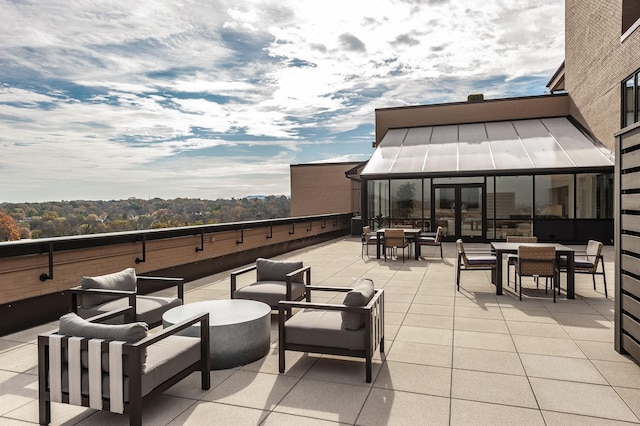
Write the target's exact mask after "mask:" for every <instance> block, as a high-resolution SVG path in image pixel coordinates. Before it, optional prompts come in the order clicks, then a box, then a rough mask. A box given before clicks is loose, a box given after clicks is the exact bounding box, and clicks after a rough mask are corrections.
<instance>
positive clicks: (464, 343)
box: [0, 237, 640, 426]
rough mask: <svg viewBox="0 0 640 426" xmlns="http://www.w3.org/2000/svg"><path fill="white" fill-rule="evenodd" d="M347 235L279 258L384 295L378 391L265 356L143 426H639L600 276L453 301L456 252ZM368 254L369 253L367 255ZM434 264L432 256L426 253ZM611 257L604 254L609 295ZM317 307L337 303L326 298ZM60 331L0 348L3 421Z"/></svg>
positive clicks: (93, 417) (639, 397) (33, 396)
mask: <svg viewBox="0 0 640 426" xmlns="http://www.w3.org/2000/svg"><path fill="white" fill-rule="evenodd" d="M360 249H361V247H360V242H359V239H357V238H351V237H345V238H341V239H337V240H333V241H329V242H327V243H324V244H321V245H317V246H314V247H309V248H306V249H303V250H298V251H296V252H291V253H288V254H286V255H283V256H280V258H282V259H301V260H303V261H304V262H305V265H310V266H311V267H312V282H313V283H314V284H322V285H336V286H350V285H353V284H354V283H355V282H356V281H357V280H358V279H359V278H362V277H367V278H371V279H373V280H374V282H375V284H376V287H380V288H384V289H385V298H386V309H385V337H386V339H385V349H386V353H385V354H383V355H380V354H379V353H378V354H376V359H375V360H374V369H373V375H374V380H373V383H371V384H367V383H366V382H365V380H364V363H363V362H362V360H359V359H353V358H344V357H330V356H319V355H314V354H301V353H294V352H288V353H287V370H286V372H285V373H284V374H279V373H278V354H277V344H278V335H277V321H276V319H275V316H274V317H273V318H272V348H271V351H270V353H269V354H268V355H267V356H266V357H265V358H263V359H261V360H259V361H257V362H254V363H252V364H250V365H246V366H243V367H239V368H235V369H230V370H218V371H212V372H211V377H212V388H211V390H209V391H203V390H201V389H200V388H199V379H198V377H197V376H196V375H192V376H190V377H188V378H187V379H185V380H184V381H182V382H181V383H179V384H178V385H176V386H174V387H173V388H171V389H170V390H169V391H168V392H166V393H165V394H164V395H161V396H160V397H158V398H156V399H155V400H153V401H151V403H150V404H149V405H148V406H147V407H145V411H144V414H143V420H144V422H145V424H154V425H183V424H193V425H201V424H211V423H216V424H234V425H243V424H247V425H255V424H265V425H287V424H291V425H294V424H295V425H306V424H309V425H312V424H313V425H316V424H318V425H321V424H336V423H341V424H358V425H384V424H398V425H410V424H420V425H424V424H448V425H458V424H460V425H467V424H490V425H495V424H506V423H517V424H540V425H543V424H547V425H555V424H558V425H560V424H561V425H566V424H581V425H583V424H625V423H640V417H639V416H640V367H639V366H638V365H636V364H635V363H634V362H633V361H631V360H630V359H628V358H627V357H625V356H622V355H620V354H618V353H616V352H615V350H614V349H613V326H614V324H613V315H614V305H613V299H612V297H610V298H609V299H605V298H604V291H603V288H602V281H601V277H597V282H598V289H597V290H596V291H594V290H593V288H592V284H591V277H590V276H587V275H577V276H576V292H577V297H576V299H575V300H567V299H566V298H565V296H564V295H563V296H561V297H560V298H559V300H558V302H557V303H556V304H553V303H552V300H551V296H550V295H545V294H544V291H543V290H542V289H540V290H536V289H535V286H534V285H533V282H532V281H531V280H527V279H525V286H526V288H525V290H524V299H523V300H522V301H519V300H518V298H517V296H516V295H515V294H514V290H513V284H512V285H511V286H510V287H505V293H504V294H503V295H502V296H496V295H495V288H494V287H493V286H492V285H491V283H490V280H489V278H490V277H489V273H488V272H485V271H473V272H464V273H463V274H462V285H461V291H460V292H457V291H456V290H455V286H454V281H455V246H454V245H453V244H452V243H445V245H444V252H445V258H444V260H440V259H439V257H438V256H435V257H434V258H432V259H421V260H420V261H415V260H410V259H407V260H405V262H404V263H403V262H402V261H400V260H397V259H394V260H388V261H386V262H385V261H384V260H376V259H375V257H373V256H372V257H367V256H365V257H364V258H361V257H360ZM372 254H373V250H372ZM424 254H426V255H429V254H430V253H429V251H428V249H426V250H425V253H424ZM612 255H613V248H612V247H606V248H605V260H606V268H607V275H608V277H609V295H613V294H614V291H613V290H614V289H613V281H614V280H613V277H614V275H613V268H614V265H613V262H612ZM187 289H188V290H187V292H186V296H185V298H186V302H187V303H189V302H195V301H200V300H208V299H211V298H226V297H228V292H229V272H228V271H227V272H224V273H219V274H215V275H212V276H210V277H206V278H203V279H201V280H198V281H195V282H192V283H189V284H188V285H187ZM324 297H325V298H324V299H322V298H319V299H318V301H331V300H334V301H336V300H337V301H340V300H338V299H340V297H338V299H336V298H334V299H331V298H329V296H324ZM55 327H56V324H55V323H51V324H46V325H43V326H40V327H35V328H32V329H29V330H26V331H24V332H20V333H15V334H12V335H7V336H2V337H0V424H1V425H5V424H6V425H13V424H16V425H19V424H25V423H37V421H38V418H37V413H38V409H37V407H38V401H37V373H36V363H37V359H36V336H37V334H38V333H41V332H44V331H47V330H50V329H53V328H55ZM52 415H53V423H54V424H66V425H76V424H77V425H85V424H86V425H91V426H98V425H103V424H105V425H106V424H109V425H117V424H127V423H128V418H127V417H126V416H119V415H116V414H111V413H105V412H96V411H94V410H90V409H85V408H82V407H73V406H68V405H62V404H53V405H52Z"/></svg>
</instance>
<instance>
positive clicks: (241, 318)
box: [162, 299, 271, 370]
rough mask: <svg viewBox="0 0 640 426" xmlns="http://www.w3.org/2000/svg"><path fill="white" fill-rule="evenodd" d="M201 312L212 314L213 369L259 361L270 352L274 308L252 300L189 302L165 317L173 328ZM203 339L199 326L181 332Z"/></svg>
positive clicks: (210, 328) (165, 321) (164, 323)
mask: <svg viewBox="0 0 640 426" xmlns="http://www.w3.org/2000/svg"><path fill="white" fill-rule="evenodd" d="M202 312H209V335H210V338H211V341H210V345H211V369H212V370H222V369H225V368H232V367H237V366H240V365H245V364H249V363H251V362H253V361H257V360H259V359H260V358H262V357H263V356H265V355H266V354H267V353H269V345H270V343H271V341H270V340H271V307H269V305H267V304H266V303H262V302H256V301H253V300H242V299H228V300H210V301H205V302H195V303H188V304H186V305H182V306H177V307H175V308H173V309H169V310H168V311H167V312H165V313H164V314H163V315H162V326H163V327H164V328H167V327H170V326H172V325H174V324H177V323H179V322H180V321H182V320H185V319H187V318H190V317H192V316H194V315H197V314H199V313H202ZM178 334H181V335H183V336H195V337H199V336H200V323H197V324H195V325H193V326H191V327H189V328H187V329H185V330H184V331H182V332H180V333H178Z"/></svg>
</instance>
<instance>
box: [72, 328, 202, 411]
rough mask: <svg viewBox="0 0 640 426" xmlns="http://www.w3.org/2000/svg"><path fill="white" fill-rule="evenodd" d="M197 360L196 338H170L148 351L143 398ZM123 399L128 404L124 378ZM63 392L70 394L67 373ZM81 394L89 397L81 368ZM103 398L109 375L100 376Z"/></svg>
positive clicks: (198, 356) (127, 382)
mask: <svg viewBox="0 0 640 426" xmlns="http://www.w3.org/2000/svg"><path fill="white" fill-rule="evenodd" d="M199 359H200V339H199V338H197V337H185V336H169V337H167V338H165V339H162V340H160V341H159V342H157V343H154V344H152V345H150V346H149V347H148V348H147V366H146V370H145V373H144V374H143V375H142V395H143V396H144V395H147V394H148V393H149V392H151V391H152V390H153V389H154V388H156V387H157V386H158V385H160V384H161V383H163V382H165V381H166V380H168V379H170V378H171V377H173V376H175V375H176V373H177V372H178V371H181V370H183V369H185V368H187V367H188V366H189V365H191V364H193V363H194V362H196V361H198V360H199ZM123 384H124V400H125V401H126V402H128V401H129V378H128V377H125V378H124V380H123ZM62 389H63V391H64V392H68V391H69V376H68V372H67V370H66V369H65V370H63V373H62ZM81 389H82V394H83V395H85V396H88V395H89V373H88V370H86V369H83V371H82V375H81ZM102 395H103V396H105V397H107V398H108V397H109V375H108V374H107V373H105V374H103V376H102Z"/></svg>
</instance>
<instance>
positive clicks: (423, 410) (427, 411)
mask: <svg viewBox="0 0 640 426" xmlns="http://www.w3.org/2000/svg"><path fill="white" fill-rule="evenodd" d="M357 424H358V425H380V426H383V425H399V426H409V425H448V424H449V398H442V397H439V396H433V395H421V394H415V393H409V392H399V391H395V392H392V391H389V390H383V389H377V388H373V389H372V390H371V394H370V395H369V396H368V397H367V400H366V402H365V404H364V407H363V408H362V412H361V413H360V415H359V416H358V420H357Z"/></svg>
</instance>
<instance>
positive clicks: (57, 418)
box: [0, 399, 96, 426]
mask: <svg viewBox="0 0 640 426" xmlns="http://www.w3.org/2000/svg"><path fill="white" fill-rule="evenodd" d="M0 403H2V400H1V399H0ZM0 411H1V410H0ZM95 412H96V411H95V410H92V409H90V408H85V407H80V406H77V405H69V404H58V403H52V404H51V423H50V424H52V425H62V424H70V425H74V424H77V423H78V422H79V421H81V420H82V419H84V418H86V417H88V416H90V415H92V414H94V413H95ZM9 418H10V419H14V420H15V422H16V424H18V423H19V424H22V425H24V423H21V422H28V423H36V424H37V423H38V422H39V405H38V400H37V399H35V400H33V401H31V402H29V403H28V404H25V405H21V406H20V407H19V408H17V409H15V410H13V411H10V412H8V413H6V414H5V415H4V416H3V417H2V419H1V421H0V424H2V425H3V426H4V425H8V424H12V423H10V422H8V421H7V419H9Z"/></svg>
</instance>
